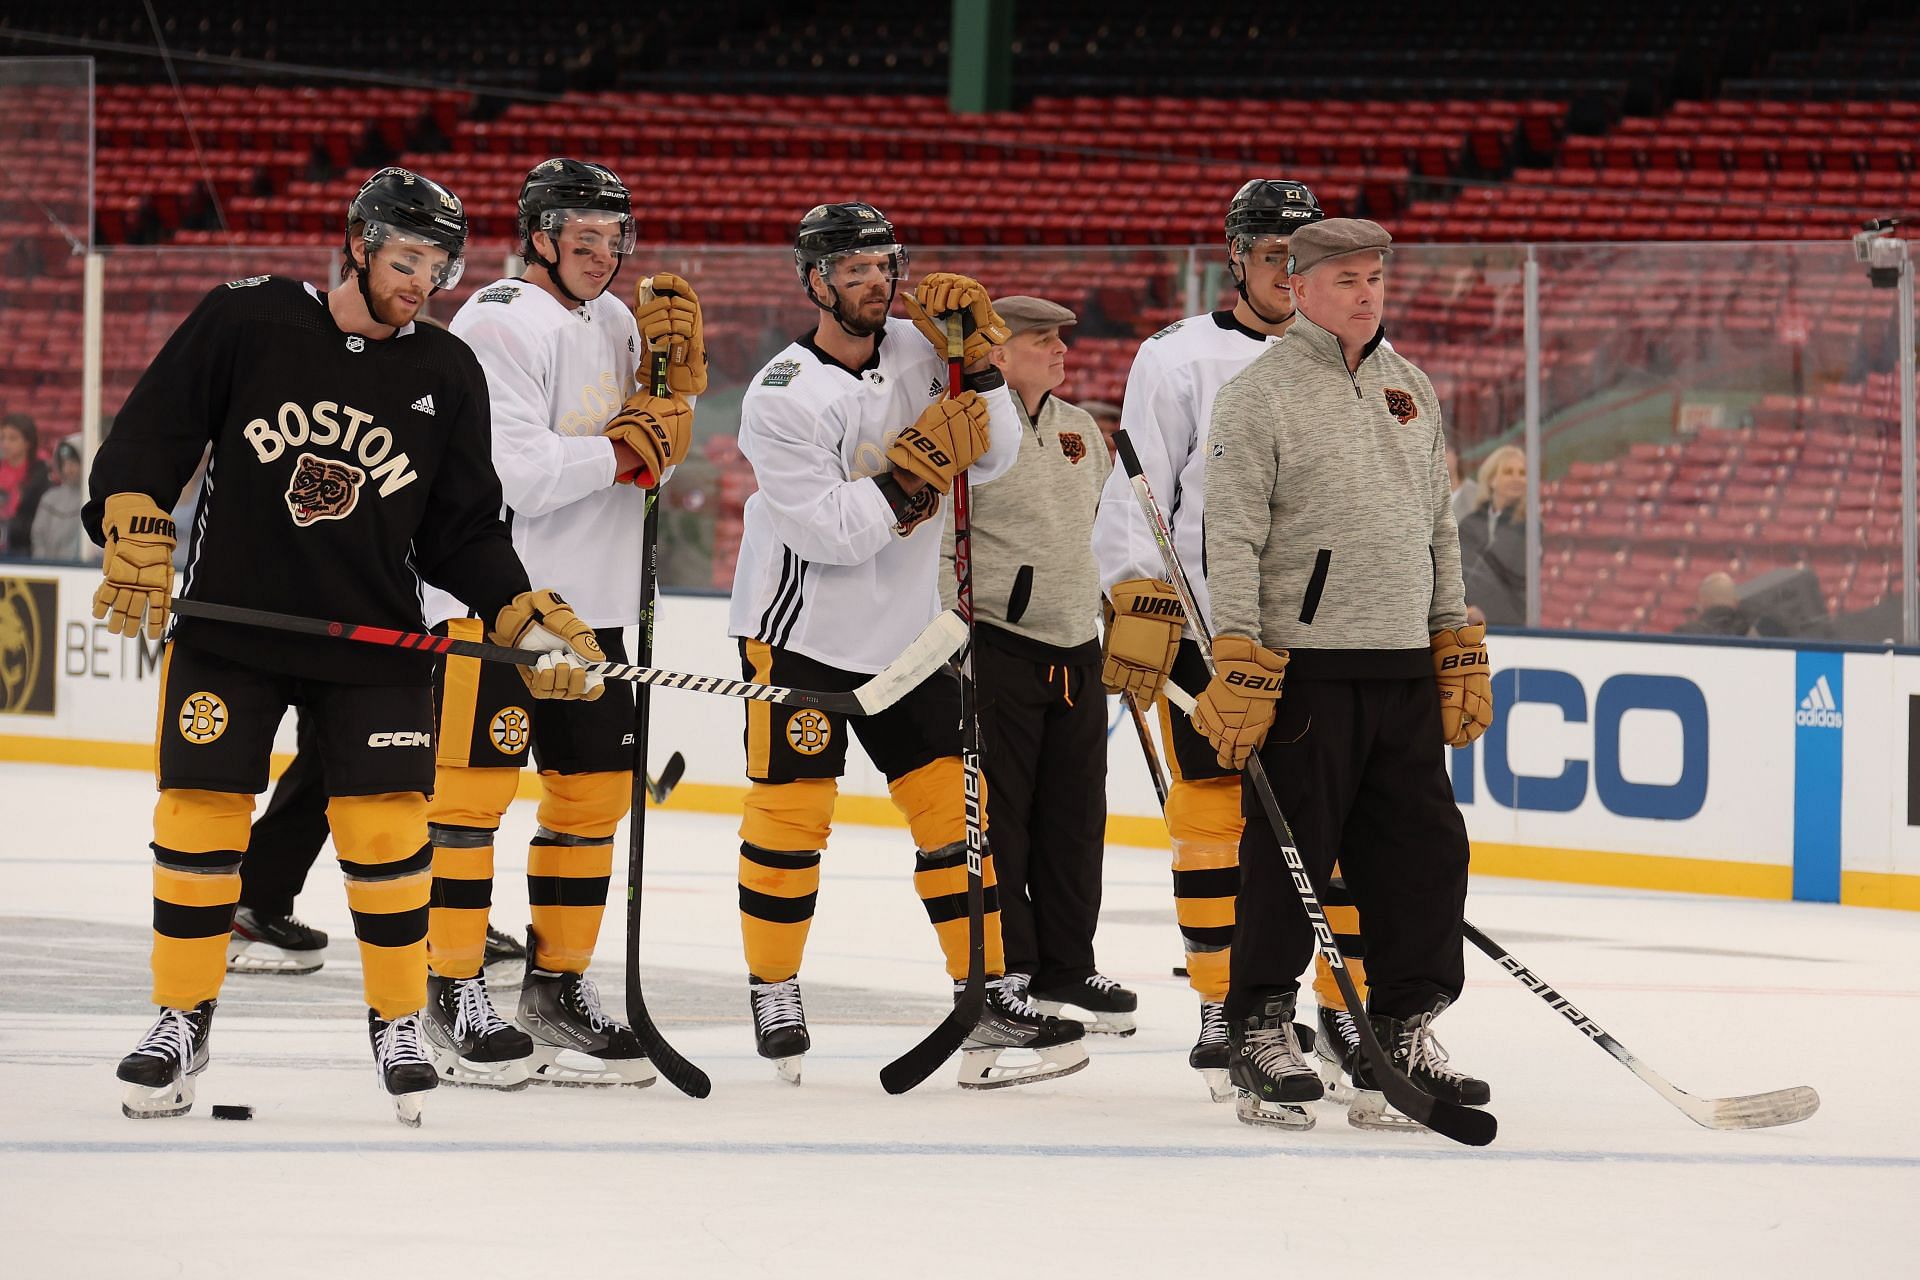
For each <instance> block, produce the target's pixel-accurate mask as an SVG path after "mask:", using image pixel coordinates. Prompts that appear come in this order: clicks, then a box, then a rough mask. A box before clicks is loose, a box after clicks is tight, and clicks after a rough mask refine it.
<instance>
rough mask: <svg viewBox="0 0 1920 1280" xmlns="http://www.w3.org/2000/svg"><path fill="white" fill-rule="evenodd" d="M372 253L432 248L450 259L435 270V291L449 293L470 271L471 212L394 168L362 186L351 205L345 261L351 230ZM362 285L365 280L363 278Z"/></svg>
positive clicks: (436, 188) (446, 193)
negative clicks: (389, 247)
mask: <svg viewBox="0 0 1920 1280" xmlns="http://www.w3.org/2000/svg"><path fill="white" fill-rule="evenodd" d="M356 226H358V227H359V228H360V236H361V238H362V240H363V241H364V242H365V244H366V246H367V250H368V252H369V253H371V252H372V251H373V250H374V249H377V248H379V247H380V246H381V245H383V244H389V243H394V244H399V243H408V242H411V243H415V244H428V245H432V246H434V247H436V248H439V249H444V250H445V251H446V254H447V260H446V261H445V262H444V263H442V264H440V265H439V266H437V267H436V268H434V270H433V273H432V280H433V285H434V287H435V288H436V289H450V288H452V287H453V286H454V285H455V284H456V283H458V282H459V280H460V273H461V272H462V271H464V270H465V269H466V252H467V213H466V210H465V209H464V208H462V207H461V204H460V197H458V196H456V195H454V194H453V192H451V191H449V190H447V189H446V188H445V187H443V186H441V185H440V184H439V183H437V182H435V181H433V179H431V178H423V177H421V176H420V175H419V174H417V173H415V172H413V171H412V170H411V169H402V168H400V167H398V166H397V165H396V166H390V167H388V168H385V169H382V170H380V171H379V172H377V173H375V174H374V175H373V176H372V177H370V178H368V179H367V180H366V181H365V182H364V183H362V184H361V185H360V190H359V191H358V192H357V193H356V194H355V195H354V197H353V199H352V200H351V201H350V202H348V204H347V246H346V249H347V260H348V261H349V262H351V261H352V260H353V247H352V240H353V228H354V227H356ZM363 287H364V277H363Z"/></svg>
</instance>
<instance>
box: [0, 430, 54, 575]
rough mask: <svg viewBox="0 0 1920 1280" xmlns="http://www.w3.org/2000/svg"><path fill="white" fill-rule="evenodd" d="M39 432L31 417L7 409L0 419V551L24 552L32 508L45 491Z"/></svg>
mask: <svg viewBox="0 0 1920 1280" xmlns="http://www.w3.org/2000/svg"><path fill="white" fill-rule="evenodd" d="M48 483H49V481H48V478H47V464H46V463H45V462H43V461H41V459H40V432H39V430H38V428H36V427H35V426H34V422H33V419H32V418H29V417H28V416H27V415H26V414H24V413H10V414H8V415H7V417H6V421H4V422H0V552H12V553H13V554H14V555H17V556H24V555H26V554H28V552H29V550H30V547H29V544H30V543H31V541H32V533H33V514H34V510H35V509H36V508H37V507H39V505H40V497H41V495H42V494H44V493H45V492H46V491H47V485H48Z"/></svg>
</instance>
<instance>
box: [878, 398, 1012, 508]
mask: <svg viewBox="0 0 1920 1280" xmlns="http://www.w3.org/2000/svg"><path fill="white" fill-rule="evenodd" d="M987 443H988V434H987V402H986V401H985V400H983V399H981V398H980V394H979V393H978V392H976V391H962V392H961V393H960V394H959V395H957V396H955V397H953V398H952V399H951V400H935V401H934V402H933V403H932V404H930V405H928V406H927V407H926V408H925V409H923V410H921V413H920V418H919V421H917V422H915V423H914V424H913V425H912V426H910V427H908V428H907V429H906V430H904V431H902V432H901V433H900V434H899V435H897V436H895V437H894V440H893V443H892V444H890V445H888V446H887V461H889V462H891V463H892V464H893V465H894V466H896V467H898V468H900V470H902V471H906V472H910V473H912V474H913V475H916V476H918V477H920V479H922V480H924V481H926V482H927V483H928V484H930V485H932V486H933V487H934V488H935V489H938V490H939V491H940V492H941V493H947V492H949V491H951V490H952V488H953V478H954V477H955V476H957V475H959V474H960V473H961V472H962V471H965V470H966V469H967V468H968V467H970V466H972V465H973V463H974V460H975V459H976V458H978V457H979V456H980V455H981V454H983V453H985V452H986V451H987Z"/></svg>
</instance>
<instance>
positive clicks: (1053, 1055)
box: [953, 978, 1087, 1089]
mask: <svg viewBox="0 0 1920 1280" xmlns="http://www.w3.org/2000/svg"><path fill="white" fill-rule="evenodd" d="M964 985H965V984H963V983H958V982H956V983H954V984H953V991H954V997H955V998H956V999H958V998H959V995H960V992H961V991H962V990H963V989H964ZM1085 1034H1086V1028H1084V1027H1082V1026H1081V1025H1080V1024H1079V1023H1077V1022H1072V1021H1069V1020H1067V1019H1065V1018H1051V1017H1048V1016H1047V1015H1045V1014H1043V1013H1041V1012H1040V1011H1039V1010H1038V1009H1035V1008H1034V1007H1033V1003H1032V1001H1030V1000H1028V999H1027V998H1026V993H1025V992H1024V991H1023V990H1021V988H1020V985H1019V984H1017V983H1016V984H1015V985H1014V987H1013V988H1012V989H1011V990H1009V989H1008V988H1007V986H1006V983H1005V981H1004V979H1001V978H989V979H987V1005H986V1008H985V1009H984V1010H982V1011H981V1014H980V1021H979V1022H978V1023H976V1024H975V1025H974V1028H973V1032H972V1034H970V1035H968V1036H967V1038H966V1041H965V1043H963V1044H962V1045H961V1046H960V1087H961V1088H962V1089H1004V1088H1006V1087H1007V1086H1009V1085H1016V1084H1031V1083H1032V1082H1034V1081H1036V1080H1051V1079H1053V1078H1054V1077H1056V1076H1066V1075H1072V1074H1073V1073H1074V1072H1076V1071H1078V1070H1080V1069H1081V1068H1082V1067H1084V1066H1086V1065H1087V1051H1086V1048H1085V1047H1084V1046H1082V1045H1081V1044H1079V1043H1078V1041H1079V1039H1080V1037H1081V1036H1083V1035H1085ZM1009 1051H1021V1052H1022V1053H1023V1054H1024V1053H1027V1052H1030V1053H1031V1054H1032V1055H1033V1056H1032V1059H1031V1060H1029V1061H1016V1062H1007V1061H1004V1059H1005V1057H1006V1055H1007V1053H1008V1052H1009Z"/></svg>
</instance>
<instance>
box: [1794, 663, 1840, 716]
mask: <svg viewBox="0 0 1920 1280" xmlns="http://www.w3.org/2000/svg"><path fill="white" fill-rule="evenodd" d="M1793 722H1794V723H1795V724H1803V725H1810V726H1812V727H1813V728H1816V729H1838V728H1840V727H1841V725H1842V724H1843V723H1845V721H1844V719H1843V718H1842V716H1841V715H1840V705H1839V704H1838V703H1837V702H1835V701H1834V700H1833V689H1832V688H1831V687H1830V686H1829V685H1828V684H1827V678H1826V677H1825V676H1821V677H1820V678H1819V679H1818V680H1815V681H1814V682H1813V688H1811V689H1809V690H1807V696H1806V697H1804V698H1802V699H1800V709H1799V710H1798V711H1796V712H1794V713H1793Z"/></svg>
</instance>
